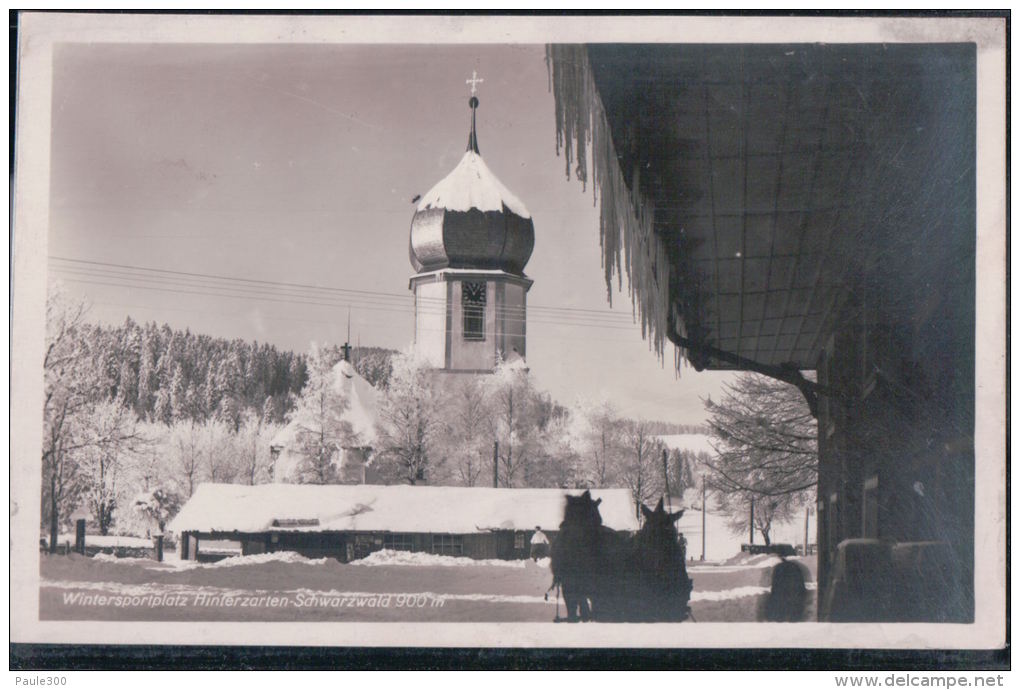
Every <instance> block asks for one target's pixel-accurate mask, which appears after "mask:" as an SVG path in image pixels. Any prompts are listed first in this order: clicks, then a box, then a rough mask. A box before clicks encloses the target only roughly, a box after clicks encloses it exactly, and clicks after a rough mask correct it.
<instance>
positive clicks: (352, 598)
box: [40, 552, 814, 622]
mask: <svg viewBox="0 0 1020 690" xmlns="http://www.w3.org/2000/svg"><path fill="white" fill-rule="evenodd" d="M392 554H393V552H389V553H387V554H384V555H383V556H379V557H377V559H376V560H377V561H382V562H376V563H375V564H366V563H365V562H364V561H361V562H356V563H350V564H343V563H339V562H338V561H335V560H332V559H307V558H303V557H301V556H299V555H297V554H294V553H289V552H280V553H274V554H260V555H256V556H243V557H232V558H228V559H224V560H222V561H219V562H217V563H209V564H195V563H193V562H183V563H182V562H180V561H177V562H176V563H175V562H173V561H170V562H167V563H156V562H155V561H146V560H145V559H137V558H123V559H114V558H112V557H96V558H85V557H81V556H78V555H71V556H49V555H43V556H41V575H42V582H41V587H40V615H41V617H42V618H44V619H47V620H207V621H216V620H220V621H247V620H252V621H318V620H341V621H383V622H385V621H390V622H398V621H409V622H419V621H497V622H498V621H536V622H541V621H549V620H552V618H553V617H554V616H555V615H556V611H557V605H556V599H555V596H554V594H555V592H553V593H552V594H550V595H549V598H548V599H546V594H547V592H548V591H549V586H550V581H551V577H550V573H549V568H548V562H547V561H545V562H542V563H535V562H533V561H530V560H527V561H517V562H516V564H515V565H512V566H508V565H507V563H506V562H500V563H499V564H494V563H491V562H488V563H487V562H480V561H471V560H470V559H462V558H451V557H442V556H438V557H437V556H430V557H428V558H417V559H414V560H416V561H417V562H415V563H413V564H409V563H408V562H407V558H406V557H405V556H396V557H395V556H393V555H392ZM412 555H413V554H412ZM385 561H389V562H385ZM774 561H775V559H774V557H771V556H765V557H761V556H758V557H740V558H735V559H732V561H731V562H729V563H726V564H720V565H709V564H705V565H697V566H692V567H691V568H690V575H691V577H692V579H693V580H694V591H693V593H692V596H691V607H692V610H693V611H694V615H695V618H696V619H697V620H698V621H727V620H728V621H753V620H756V618H757V615H758V613H757V612H758V609H759V606H760V604H761V602H762V601H763V597H764V595H765V594H766V593H767V592H768V587H769V581H770V576H771V566H772V565H773V564H774ZM802 562H803V563H805V565H807V566H808V568H809V570H811V571H813V569H814V559H813V558H811V559H804V560H803V561H802ZM397 563H400V564H397ZM812 589H813V588H812ZM561 610H562V607H561Z"/></svg>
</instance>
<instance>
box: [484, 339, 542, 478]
mask: <svg viewBox="0 0 1020 690" xmlns="http://www.w3.org/2000/svg"><path fill="white" fill-rule="evenodd" d="M486 383H487V384H488V398H489V425H490V433H491V434H492V437H493V439H495V440H496V441H498V442H499V453H498V467H499V469H498V477H499V485H500V486H507V487H512V486H530V485H531V484H530V483H529V480H530V477H529V476H528V473H529V469H530V465H531V463H532V461H533V460H534V456H535V453H536V451H537V444H538V442H539V438H538V436H539V434H538V423H537V414H536V413H537V409H536V403H537V399H538V392H537V391H536V390H535V387H534V384H533V382H532V380H531V376H530V375H529V372H528V369H527V367H526V366H525V364H524V360H522V359H520V358H517V359H514V360H511V361H501V362H500V363H499V364H498V365H497V366H496V370H495V372H494V373H493V374H492V377H491V378H490V379H489V380H488V381H487V382H486Z"/></svg>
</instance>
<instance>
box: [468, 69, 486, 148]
mask: <svg viewBox="0 0 1020 690" xmlns="http://www.w3.org/2000/svg"><path fill="white" fill-rule="evenodd" d="M483 81H485V80H484V79H481V78H480V77H479V76H478V71H477V70H471V78H470V79H465V80H464V83H465V84H471V99H470V100H469V101H468V105H469V106H471V133H470V134H468V145H467V150H468V151H474V152H475V153H478V154H479V155H481V154H480V153H479V151H478V134H477V133H476V132H475V113H476V112H477V110H478V97H477V96H475V92H476V91H477V90H478V85H479V84H481V83H482V82H483Z"/></svg>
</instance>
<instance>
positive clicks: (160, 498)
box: [131, 488, 181, 535]
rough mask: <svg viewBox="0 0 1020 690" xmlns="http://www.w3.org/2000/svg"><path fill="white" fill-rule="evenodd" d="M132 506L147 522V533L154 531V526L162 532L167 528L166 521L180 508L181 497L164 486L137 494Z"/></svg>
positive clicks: (144, 521)
mask: <svg viewBox="0 0 1020 690" xmlns="http://www.w3.org/2000/svg"><path fill="white" fill-rule="evenodd" d="M131 508H132V510H133V511H134V512H135V513H136V514H137V515H138V516H139V517H140V518H141V520H142V521H143V523H146V524H147V528H146V530H145V531H146V532H147V535H148V534H151V533H152V528H153V527H155V528H156V530H157V531H158V533H160V534H161V533H162V532H163V531H164V530H165V529H166V523H167V522H169V521H170V518H172V517H173V516H174V515H176V514H177V511H178V510H180V508H181V497H180V496H179V495H178V494H177V493H176V492H174V491H172V490H168V489H164V488H157V489H153V490H151V491H143V492H142V493H140V494H138V495H137V496H135V499H134V502H133V503H132V504H131Z"/></svg>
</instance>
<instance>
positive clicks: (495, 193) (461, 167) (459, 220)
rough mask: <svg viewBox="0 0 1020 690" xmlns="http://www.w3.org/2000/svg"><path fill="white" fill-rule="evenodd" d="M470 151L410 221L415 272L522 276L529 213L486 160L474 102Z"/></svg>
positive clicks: (531, 241) (530, 242)
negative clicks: (489, 272)
mask: <svg viewBox="0 0 1020 690" xmlns="http://www.w3.org/2000/svg"><path fill="white" fill-rule="evenodd" d="M469 104H470V106H471V133H470V135H469V136H468V147H467V151H466V152H465V153H464V156H463V157H462V158H461V159H460V162H459V163H458V164H457V166H456V167H455V168H454V169H453V170H452V171H451V172H450V174H448V175H447V176H446V177H444V178H443V179H442V180H440V181H439V182H438V183H437V184H436V185H435V186H434V187H432V189H430V190H429V191H428V192H427V193H426V194H425V195H423V196H422V198H421V200H420V201H419V202H418V206H417V208H416V212H415V214H414V218H413V219H412V220H411V239H410V259H411V265H412V266H414V270H415V271H418V272H419V273H420V272H423V271H436V270H440V269H444V268H454V269H476V270H477V269H481V270H491V269H496V270H501V271H506V272H508V273H514V274H518V275H523V274H524V267H525V265H527V263H528V259H529V258H531V251H532V250H533V249H534V247H535V225H534V222H533V221H532V219H531V214H530V213H529V212H528V209H527V208H526V207H525V206H524V203H523V202H521V200H520V199H518V198H517V197H516V196H515V195H514V194H513V193H512V192H511V191H510V190H509V189H507V188H506V186H505V185H504V184H503V183H502V182H500V181H499V178H497V177H496V176H495V175H494V174H493V172H492V171H491V170H489V166H487V165H486V164H485V161H484V160H482V155H481V153H480V152H479V150H478V137H477V134H476V132H475V111H476V109H477V108H478V99H477V98H475V97H472V98H471V100H470V101H469Z"/></svg>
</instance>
